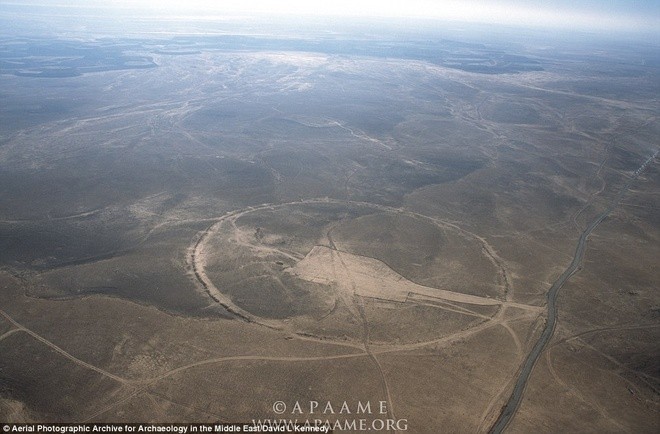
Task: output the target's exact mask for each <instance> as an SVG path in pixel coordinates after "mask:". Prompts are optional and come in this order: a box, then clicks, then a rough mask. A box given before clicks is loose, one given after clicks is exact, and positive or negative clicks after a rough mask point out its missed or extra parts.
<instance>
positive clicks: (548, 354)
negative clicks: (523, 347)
mask: <svg viewBox="0 0 660 434" xmlns="http://www.w3.org/2000/svg"><path fill="white" fill-rule="evenodd" d="M551 352H552V347H548V350H547V351H546V352H545V359H546V363H547V365H548V371H549V372H550V374H551V375H552V377H553V378H554V380H555V381H556V382H557V384H559V385H560V386H561V387H563V388H564V389H565V390H566V391H567V392H568V393H570V394H571V395H573V396H575V397H576V398H577V399H579V400H580V401H582V402H583V403H584V404H585V405H587V406H588V407H591V408H592V409H593V410H595V411H596V412H598V413H600V415H601V416H602V417H603V418H604V419H606V420H607V421H608V422H610V423H611V424H612V425H616V427H617V429H618V430H619V432H631V431H630V429H628V428H626V427H624V426H623V425H621V424H620V423H618V422H617V421H616V419H613V418H612V417H610V416H609V414H607V411H606V410H605V409H604V408H602V407H601V406H600V405H598V404H596V403H594V402H593V401H592V400H588V399H586V398H585V397H584V395H582V393H581V392H580V391H579V390H578V389H577V388H576V387H575V386H571V385H569V384H568V383H566V382H564V380H562V379H561V378H560V377H559V375H558V374H557V372H556V371H555V368H554V366H553V364H552V356H551Z"/></svg>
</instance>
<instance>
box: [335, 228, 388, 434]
mask: <svg viewBox="0 0 660 434" xmlns="http://www.w3.org/2000/svg"><path fill="white" fill-rule="evenodd" d="M331 231H332V228H330V229H328V231H327V232H326V234H325V235H326V237H327V239H328V243H329V244H330V248H331V249H332V250H333V252H335V253H336V256H337V258H338V259H339V261H340V262H341V265H342V267H343V268H344V271H346V275H347V276H348V279H349V281H350V282H351V287H352V289H353V294H352V299H353V300H354V304H355V306H356V307H357V311H358V314H359V319H360V320H361V322H362V344H363V345H364V351H365V352H366V354H367V355H368V356H369V358H370V359H371V360H372V362H373V363H374V365H375V366H376V369H377V370H378V374H379V376H380V379H381V382H382V385H383V389H384V391H385V396H386V397H387V402H388V404H389V405H388V406H387V415H388V418H389V419H392V420H394V419H396V417H395V416H394V401H392V394H391V393H390V387H389V385H388V383H387V378H386V377H385V372H384V371H383V367H382V365H381V364H380V361H379V360H378V358H377V357H376V356H375V355H374V354H373V353H372V352H371V348H370V346H369V340H370V338H369V321H368V319H367V314H366V312H365V310H364V297H361V296H359V295H358V294H357V287H356V285H355V281H354V280H353V278H352V277H351V272H350V269H349V268H348V266H346V263H345V262H344V260H343V259H342V257H341V252H340V251H339V250H338V249H337V246H336V244H335V242H334V240H333V239H332V235H330V232H331ZM355 300H356V301H355ZM394 432H395V433H396V430H394Z"/></svg>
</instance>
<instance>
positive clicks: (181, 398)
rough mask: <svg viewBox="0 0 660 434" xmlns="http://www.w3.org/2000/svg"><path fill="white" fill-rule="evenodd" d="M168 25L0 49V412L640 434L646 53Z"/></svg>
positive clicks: (396, 28) (647, 294)
mask: <svg viewBox="0 0 660 434" xmlns="http://www.w3.org/2000/svg"><path fill="white" fill-rule="evenodd" d="M65 21H66V20H65ZM54 22H55V23H57V19H55V21H54ZM176 25H180V26H181V28H182V29H183V28H184V27H185V29H187V30H188V31H187V32H173V33H177V34H176V35H160V34H158V35H156V33H154V32H155V30H156V28H157V27H158V26H157V25H156V24H154V23H148V22H146V23H144V27H143V28H142V32H141V33H140V32H136V33H135V34H133V33H131V34H130V36H124V37H120V36H118V34H117V33H116V32H114V31H115V30H116V28H115V29H110V30H113V32H114V33H113V32H110V31H109V30H108V29H105V30H108V31H109V33H112V35H111V36H108V34H104V33H103V31H100V32H99V34H92V33H90V31H89V30H88V29H82V30H75V31H74V30H72V31H71V34H68V35H64V34H61V33H60V34H58V36H53V35H52V34H50V35H49V34H46V33H47V32H41V33H39V35H37V36H35V35H32V36H29V35H27V34H26V33H25V32H26V30H25V29H26V28H27V27H22V25H21V23H14V24H13V27H12V29H13V30H14V31H15V33H11V32H9V31H5V32H4V34H3V36H2V38H1V39H0V41H1V42H0V48H1V49H0V67H1V68H0V79H1V81H0V98H1V99H2V104H1V106H0V295H1V297H0V298H1V300H2V301H0V421H7V422H20V421H63V422H82V421H118V422H134V421H145V420H157V421H177V422H202V421H218V420H220V421H228V422H235V421H241V422H242V421H246V420H247V421H249V420H252V419H269V418H270V419H273V418H280V417H281V415H277V414H275V413H274V411H273V403H274V402H276V401H282V402H284V403H286V404H288V405H289V406H290V405H292V403H294V402H296V401H299V402H310V401H318V402H328V401H330V402H332V403H333V404H337V403H341V402H343V401H349V404H350V405H354V404H355V403H356V402H358V401H363V402H366V401H369V402H372V403H377V402H379V401H386V402H387V403H388V405H387V408H388V411H387V414H385V415H375V414H374V415H371V416H369V423H371V422H372V419H374V418H377V417H379V416H383V417H387V418H389V419H395V420H406V421H407V426H408V432H412V433H435V432H439V431H447V432H487V431H489V430H490V429H491V427H493V426H494V425H495V424H496V421H497V420H498V417H499V416H500V414H503V413H502V410H503V406H504V405H505V404H506V403H507V402H508V401H509V397H510V396H511V395H512V393H513V392H515V391H519V392H522V395H521V396H522V398H521V400H520V403H519V404H516V405H515V406H513V407H510V410H511V414H512V416H513V417H512V418H511V419H510V420H507V421H506V423H505V425H506V430H507V432H532V431H533V432H536V431H543V432H567V431H573V432H583V431H598V432H602V431H632V432H654V431H655V430H656V429H657V420H658V419H657V414H658V410H659V408H658V401H659V396H658V393H659V391H660V366H659V365H658V360H660V348H659V347H658V344H657V342H658V341H660V339H659V337H660V336H659V335H658V333H659V330H658V329H659V327H660V326H659V322H658V318H659V317H658V312H659V309H660V306H659V303H660V297H659V295H658V291H657V287H658V282H659V277H660V276H659V271H658V269H657V267H656V266H655V258H657V257H659V256H660V255H659V254H660V251H659V250H660V249H659V244H658V237H659V234H660V227H659V226H658V222H659V221H660V219H659V218H658V210H659V205H660V204H659V203H658V201H659V196H658V182H659V179H658V175H659V172H658V164H657V151H658V147H659V144H658V140H657V137H658V136H659V133H660V129H659V126H658V125H659V123H658V120H657V114H658V108H659V107H658V98H657V95H658V91H659V90H660V86H659V85H658V83H660V70H659V69H658V68H659V67H660V49H659V48H658V47H657V46H655V45H653V44H652V43H650V42H648V41H647V42H639V41H635V42H626V41H625V40H623V39H621V40H618V41H614V40H613V39H611V38H610V39H603V38H602V37H597V36H594V35H591V36H587V35H582V36H581V37H577V36H576V35H573V36H572V37H564V38H562V37H558V36H557V37H555V38H551V37H550V36H549V35H548V34H544V33H539V32H538V31H536V32H535V31H523V30H519V29H511V28H503V27H502V28H499V27H498V28H495V27H488V26H487V27H482V26H464V27H463V30H461V29H459V28H458V27H456V26H457V25H455V24H454V25H453V26H454V27H452V26H448V27H446V28H442V29H437V30H433V29H432V26H430V25H429V23H428V22H427V23H425V24H424V23H423V24H420V26H419V27H416V28H413V27H410V26H408V27H406V25H404V24H401V23H394V22H386V21H381V22H379V23H378V24H377V25H376V24H373V23H372V25H371V26H369V27H364V26H363V24H359V23H353V22H347V23H344V24H343V25H342V26H341V27H333V25H330V24H328V23H326V24H325V27H324V26H322V25H320V26H319V27H318V28H314V26H312V25H310V26H308V27H305V26H303V27H302V28H301V29H300V30H298V33H296V31H294V30H293V29H292V28H291V27H289V26H288V24H287V23H284V24H282V23H270V26H271V27H267V29H268V30H269V31H268V32H265V31H261V32H257V31H255V28H254V27H250V25H249V23H240V22H229V21H228V22H225V23H223V24H222V25H219V26H220V27H219V28H217V27H216V28H214V27H213V26H214V25H212V24H209V23H205V24H200V23H194V24H190V23H188V24H185V26H184V24H181V23H179V24H173V26H176ZM191 25H193V26H196V27H194V30H196V31H191V27H190V26H191ZM260 25H264V24H263V23H260ZM257 28H259V27H258V26H257ZM261 29H262V30H263V29H264V28H263V27H261ZM466 29H467V30H466ZM42 30H43V29H42ZM212 30H213V31H212ZM331 30H334V32H332V31H331ZM74 34H75V37H74ZM81 34H86V35H87V36H86V37H80V35H81ZM562 273H563V274H564V277H565V278H563V277H562ZM551 288H559V289H558V291H557V300H556V317H555V316H554V313H553V312H554V307H553V306H555V305H554V301H553V302H552V303H553V304H552V305H551V306H549V305H548V298H547V295H548V292H549V291H550V290H551ZM549 315H550V316H549ZM553 325H554V326H553ZM545 335H548V340H547V342H544V343H543V345H542V348H541V349H540V350H539V351H537V354H536V356H535V357H534V358H533V359H531V362H530V363H531V365H532V366H533V369H531V370H530V373H529V378H528V379H525V381H524V382H523V383H524V384H523V386H524V387H519V386H516V381H517V380H518V378H521V376H520V373H521V372H524V369H523V366H524V364H525V360H530V359H528V357H531V356H530V355H534V354H535V351H534V347H535V345H537V342H540V341H539V339H540V338H542V336H545ZM537 346H538V345H537ZM505 413H506V410H505ZM285 416H288V415H285ZM303 416H309V415H303ZM312 416H318V415H312ZM323 416H324V417H323V418H324V419H325V418H326V416H327V418H329V419H331V420H332V421H334V420H341V419H344V417H343V416H341V417H340V416H339V415H323Z"/></svg>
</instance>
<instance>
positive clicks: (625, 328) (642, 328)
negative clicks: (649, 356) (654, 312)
mask: <svg viewBox="0 0 660 434" xmlns="http://www.w3.org/2000/svg"><path fill="white" fill-rule="evenodd" d="M658 327H660V324H648V325H637V326H619V327H602V328H597V329H591V330H587V331H584V332H581V333H578V334H575V335H573V336H569V337H567V338H564V339H561V340H558V341H556V342H553V343H552V344H551V345H550V347H555V346H557V345H561V344H563V343H565V342H570V341H572V340H573V339H577V338H579V337H582V336H584V335H588V334H591V333H601V332H611V331H618V330H644V329H652V328H658Z"/></svg>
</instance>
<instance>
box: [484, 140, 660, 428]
mask: <svg viewBox="0 0 660 434" xmlns="http://www.w3.org/2000/svg"><path fill="white" fill-rule="evenodd" d="M659 152H660V151H656V152H655V153H654V154H653V156H651V157H649V158H648V159H647V160H646V161H644V163H642V165H641V166H640V167H639V168H638V169H637V170H636V171H635V173H634V174H633V176H632V177H631V178H630V179H629V180H628V182H627V183H626V184H625V185H624V186H623V187H622V188H621V190H620V191H619V193H618V194H617V195H616V196H615V197H614V199H612V201H611V202H610V204H609V205H608V207H607V208H606V209H605V210H604V211H603V212H602V213H600V214H598V215H597V216H596V218H594V219H593V220H592V221H591V223H589V226H587V228H586V229H585V230H584V231H583V232H582V234H581V235H580V239H579V240H578V243H577V248H576V249H575V255H574V256H573V261H571V264H570V265H569V266H568V268H566V270H565V271H564V272H563V273H562V274H561V276H559V278H558V279H557V280H556V281H555V282H554V283H553V284H552V286H551V287H550V290H549V291H548V319H547V321H546V324H545V328H544V329H543V333H541V337H540V338H539V340H538V341H537V342H536V344H535V345H534V348H532V351H531V352H530V353H529V354H528V355H527V359H525V363H524V364H523V367H522V369H521V371H520V374H519V376H518V380H517V381H516V384H515V386H514V387H513V392H512V393H511V396H510V397H509V400H508V401H507V403H506V405H505V406H504V407H503V408H502V412H501V413H500V416H499V418H498V419H497V421H496V422H495V424H494V425H493V427H492V428H491V430H490V433H491V434H499V433H501V432H502V431H504V429H505V428H506V426H507V425H508V424H509V422H511V420H512V419H513V416H514V415H515V414H516V411H517V410H518V407H519V406H520V401H522V395H523V392H524V390H525V386H526V385H527V380H529V376H530V374H531V373H532V370H533V369H534V365H535V364H536V361H537V360H538V358H539V357H540V356H541V353H542V352H543V349H544V348H545V346H546V344H547V343H548V342H549V341H550V339H551V338H552V335H553V334H554V331H555V325H556V323H557V296H558V295H559V290H560V289H561V287H562V286H563V285H564V283H566V281H567V280H568V279H569V278H570V277H571V275H573V273H575V272H576V271H577V269H578V267H579V266H580V263H581V262H582V258H583V257H584V251H585V249H586V241H587V238H588V237H589V235H590V234H591V233H592V232H593V230H594V229H596V227H597V226H598V225H599V224H600V223H601V222H602V221H603V220H605V218H606V217H607V216H608V215H609V214H610V213H611V212H612V210H613V209H614V208H615V207H616V206H617V205H618V204H619V202H620V201H621V198H622V197H623V195H624V194H626V192H627V191H628V189H629V188H630V186H631V185H632V183H633V182H635V180H636V179H637V178H638V177H639V175H640V174H641V173H642V172H643V171H644V169H646V166H648V165H649V164H651V162H653V160H654V159H655V158H656V157H657V156H658V153H659Z"/></svg>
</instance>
